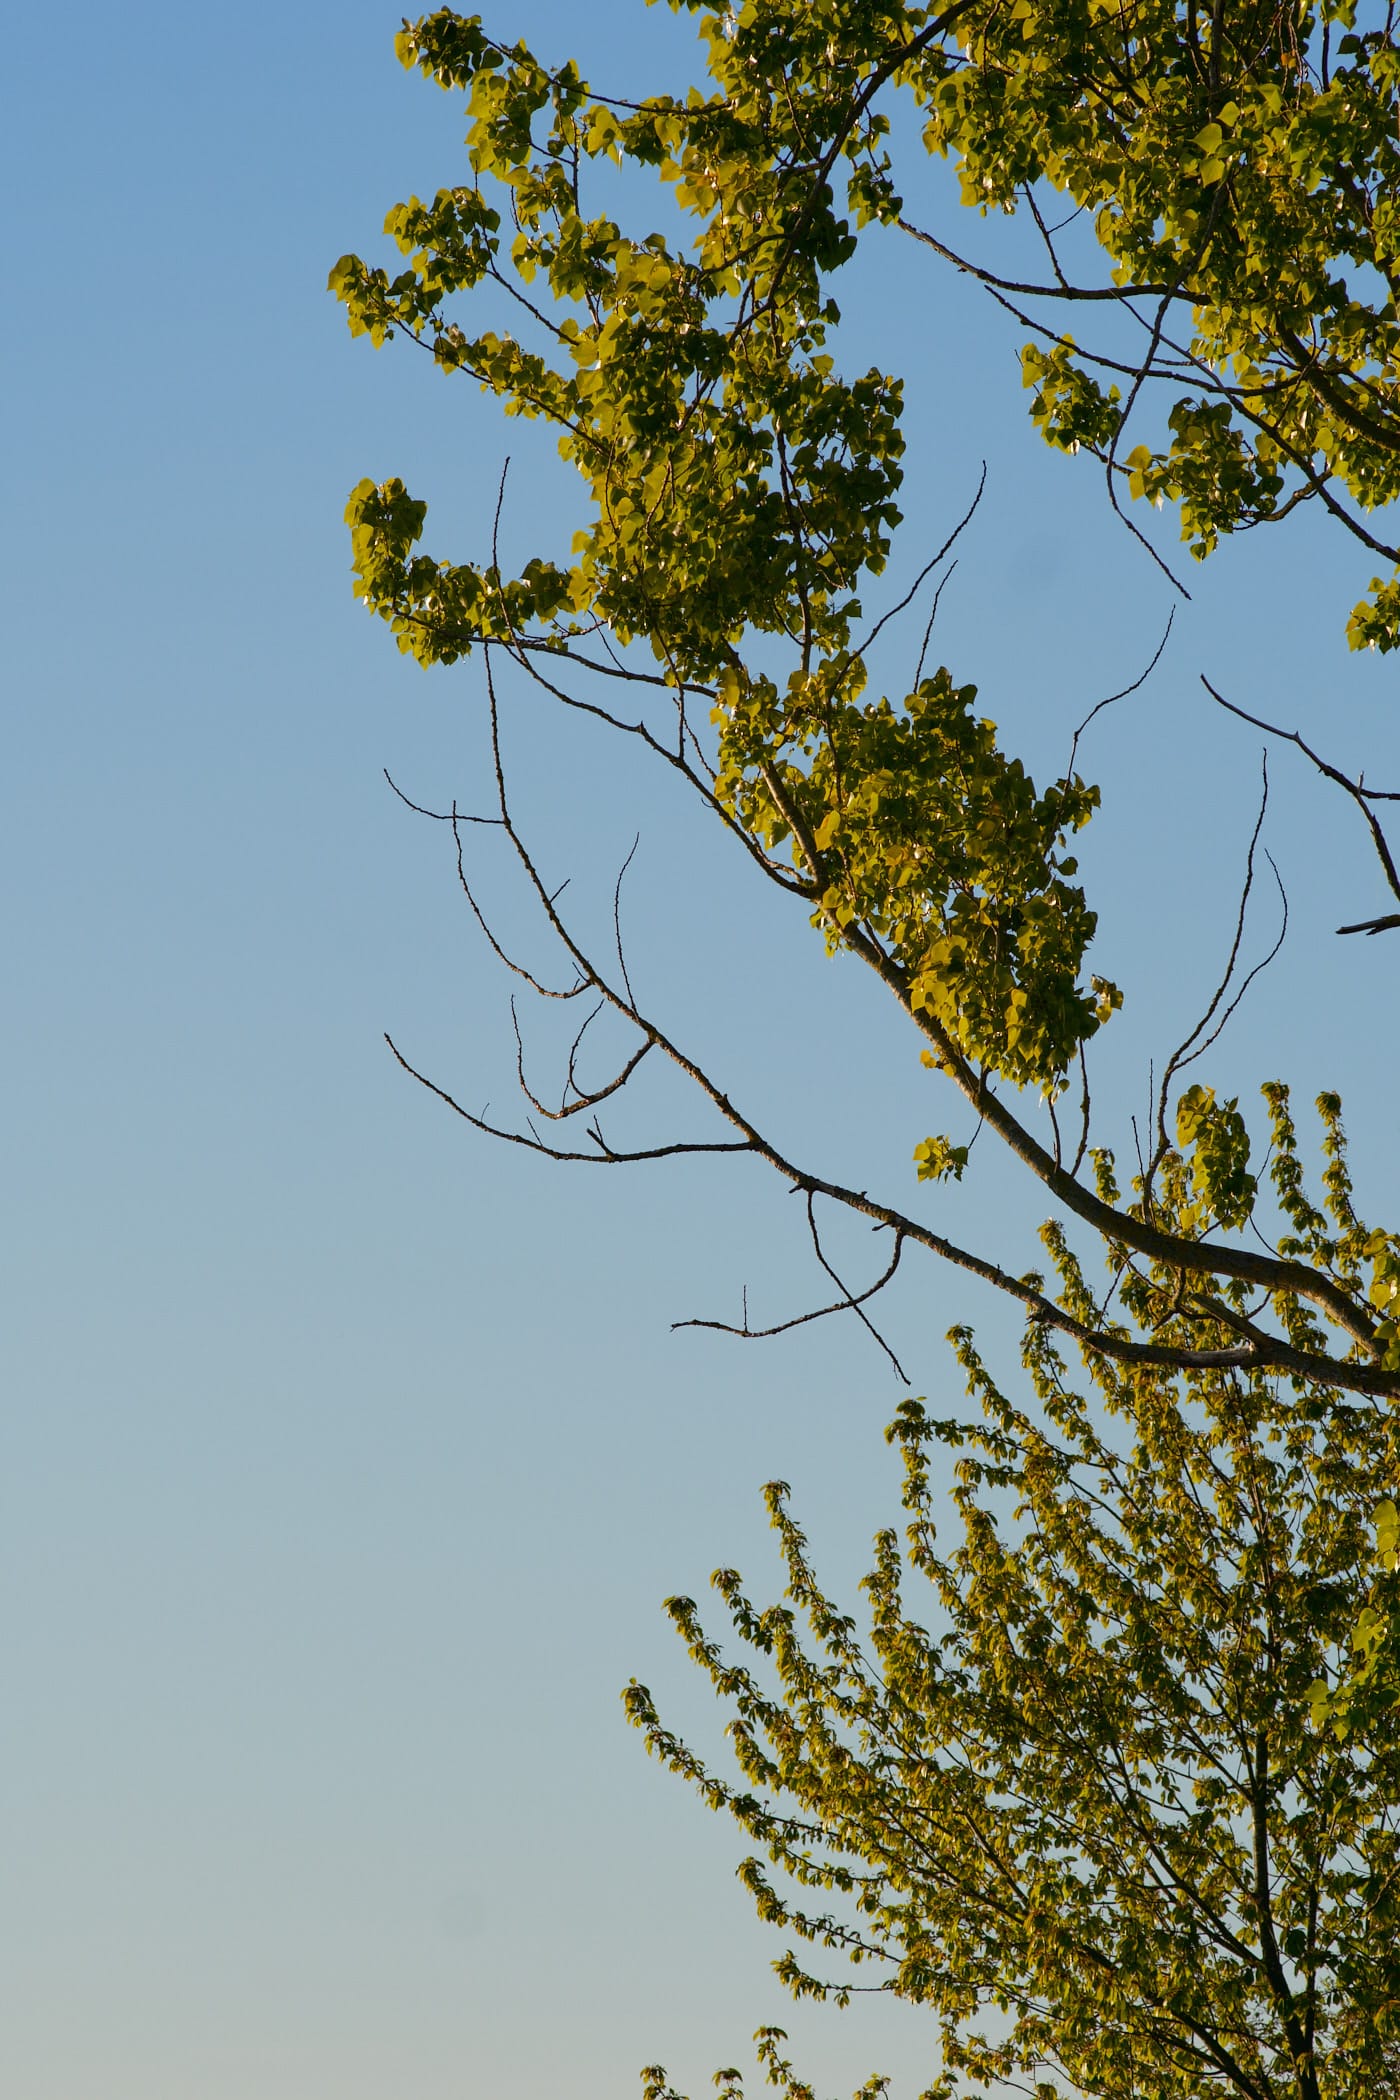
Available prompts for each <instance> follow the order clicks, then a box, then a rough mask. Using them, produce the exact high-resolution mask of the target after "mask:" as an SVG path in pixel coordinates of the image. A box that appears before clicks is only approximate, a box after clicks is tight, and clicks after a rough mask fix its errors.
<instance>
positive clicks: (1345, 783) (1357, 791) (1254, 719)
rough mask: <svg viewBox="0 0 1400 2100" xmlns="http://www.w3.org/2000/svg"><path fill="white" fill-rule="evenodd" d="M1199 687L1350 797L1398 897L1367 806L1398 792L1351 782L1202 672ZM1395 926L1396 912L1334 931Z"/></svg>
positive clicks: (1394, 798)
mask: <svg viewBox="0 0 1400 2100" xmlns="http://www.w3.org/2000/svg"><path fill="white" fill-rule="evenodd" d="M1201 684H1202V685H1203V686H1204V687H1205V689H1206V691H1207V692H1208V693H1209V694H1210V697H1211V699H1212V700H1214V701H1215V703H1216V705H1217V706H1219V707H1223V708H1224V709H1225V711H1226V713H1227V714H1232V715H1238V716H1239V718H1240V720H1241V721H1242V722H1248V723H1249V724H1250V726H1251V727H1252V728H1254V729H1262V730H1263V731H1264V734H1265V735H1266V736H1276V737H1278V738H1279V740H1280V741H1281V742H1282V743H1285V744H1296V745H1297V746H1298V749H1299V750H1300V751H1301V752H1302V754H1303V756H1304V757H1305V758H1310V759H1311V760H1312V762H1313V764H1314V765H1315V766H1316V767H1317V770H1318V772H1319V773H1322V774H1325V775H1326V777H1327V779H1328V780H1332V781H1335V782H1336V784H1337V786H1338V787H1339V788H1342V789H1343V790H1344V791H1345V792H1346V793H1347V794H1348V795H1350V796H1351V799H1352V801H1353V802H1354V803H1355V804H1356V806H1357V808H1358V809H1359V810H1360V811H1361V814H1362V816H1363V817H1364V818H1365V819H1366V826H1367V829H1368V830H1369V832H1370V834H1371V843H1372V845H1373V846H1374V847H1375V849H1376V857H1377V859H1378V860H1379V861H1380V864H1381V867H1382V869H1383V871H1384V873H1385V879H1386V883H1387V886H1388V887H1389V889H1390V892H1391V894H1392V896H1394V897H1397V898H1400V871H1398V870H1397V869H1396V865H1395V860H1394V857H1393V855H1392V853H1391V850H1390V845H1389V842H1388V840H1387V839H1386V835H1385V833H1384V831H1382V829H1381V825H1380V820H1379V818H1378V817H1377V815H1376V813H1375V811H1374V810H1373V809H1372V808H1371V806H1370V805H1371V804H1372V803H1373V802H1400V790H1396V789H1382V788H1368V787H1367V786H1366V785H1365V783H1364V780H1361V779H1358V780H1352V779H1351V778H1350V776H1349V775H1348V774H1346V773H1343V772H1341V771H1340V770H1339V769H1338V768H1337V767H1336V766H1334V765H1331V764H1329V762H1328V761H1327V760H1326V759H1325V758H1323V757H1322V756H1321V755H1320V753H1318V752H1316V751H1314V750H1313V748H1312V745H1311V744H1307V743H1304V741H1303V739H1302V737H1300V736H1299V734H1298V732H1297V730H1296V729H1279V728H1278V727H1277V726H1276V725H1275V724H1274V723H1273V722H1266V721H1264V720H1263V719H1262V717H1260V716H1259V715H1252V714H1250V712H1249V711H1248V709H1247V708H1243V707H1238V706H1236V704H1235V702H1234V701H1233V700H1227V699H1226V698H1225V696H1224V694H1223V693H1218V692H1217V691H1216V689H1215V687H1214V686H1213V685H1212V684H1211V682H1210V680H1209V679H1208V678H1207V677H1206V676H1205V674H1204V673H1202V676H1201ZM1397 925H1400V913H1391V914H1389V915H1388V916H1387V917H1385V918H1381V919H1362V920H1361V921H1360V922H1359V923H1358V924H1357V925H1354V926H1339V927H1338V928H1337V931H1338V933H1382V932H1384V931H1385V930H1386V928H1388V927H1391V926H1397Z"/></svg>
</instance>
